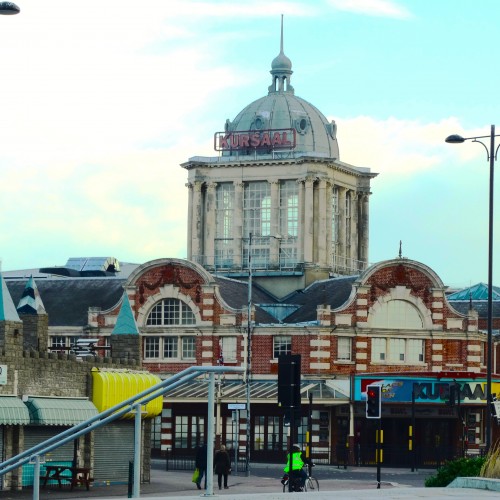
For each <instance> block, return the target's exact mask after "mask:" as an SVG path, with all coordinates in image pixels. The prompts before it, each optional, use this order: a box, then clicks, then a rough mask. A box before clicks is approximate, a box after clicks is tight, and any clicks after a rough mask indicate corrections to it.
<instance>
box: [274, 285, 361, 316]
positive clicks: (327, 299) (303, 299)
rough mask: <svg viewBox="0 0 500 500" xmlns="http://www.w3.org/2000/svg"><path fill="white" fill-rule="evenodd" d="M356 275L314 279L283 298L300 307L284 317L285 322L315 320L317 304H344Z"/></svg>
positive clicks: (332, 306)
mask: <svg viewBox="0 0 500 500" xmlns="http://www.w3.org/2000/svg"><path fill="white" fill-rule="evenodd" d="M357 279H358V276H344V277H341V278H331V279H327V280H321V281H316V282H314V283H312V284H311V285H309V286H308V287H307V288H305V289H304V290H297V291H296V292H294V293H293V294H292V295H289V296H288V297H286V298H285V299H284V302H286V303H287V304H299V305H300V306H301V307H300V309H297V311H295V312H294V313H292V314H291V315H290V316H288V317H287V318H285V321H284V322H285V323H304V322H309V321H316V320H317V313H316V308H317V306H318V305H319V304H325V305H329V306H330V307H331V308H332V309H336V308H338V307H340V306H341V305H343V304H345V302H346V301H347V299H348V298H349V296H350V295H351V291H352V284H353V283H354V282H355V281H356V280H357Z"/></svg>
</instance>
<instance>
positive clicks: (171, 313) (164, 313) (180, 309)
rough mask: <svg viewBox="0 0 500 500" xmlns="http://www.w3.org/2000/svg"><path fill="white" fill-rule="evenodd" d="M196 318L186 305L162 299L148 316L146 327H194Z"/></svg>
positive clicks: (180, 301)
mask: <svg viewBox="0 0 500 500" xmlns="http://www.w3.org/2000/svg"><path fill="white" fill-rule="evenodd" d="M194 324H196V318H195V316H194V314H193V311H191V309H190V308H189V306H188V305H187V304H185V303H184V302H182V300H179V299H163V300H160V302H157V303H156V304H155V305H154V307H153V308H152V309H151V312H150V313H149V315H148V319H147V321H146V325H148V326H164V325H194Z"/></svg>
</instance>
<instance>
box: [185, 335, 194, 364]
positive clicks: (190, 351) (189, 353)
mask: <svg viewBox="0 0 500 500" xmlns="http://www.w3.org/2000/svg"><path fill="white" fill-rule="evenodd" d="M194 358H196V338H195V337H182V359H194Z"/></svg>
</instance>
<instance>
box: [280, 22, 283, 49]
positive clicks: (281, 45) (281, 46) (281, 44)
mask: <svg viewBox="0 0 500 500" xmlns="http://www.w3.org/2000/svg"><path fill="white" fill-rule="evenodd" d="M283 53H284V52H283V14H281V43H280V54H283Z"/></svg>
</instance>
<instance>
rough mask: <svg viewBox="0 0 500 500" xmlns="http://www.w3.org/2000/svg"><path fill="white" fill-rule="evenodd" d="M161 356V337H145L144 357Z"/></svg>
mask: <svg viewBox="0 0 500 500" xmlns="http://www.w3.org/2000/svg"><path fill="white" fill-rule="evenodd" d="M159 357H160V337H145V338H144V358H146V359H157V358H159Z"/></svg>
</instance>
